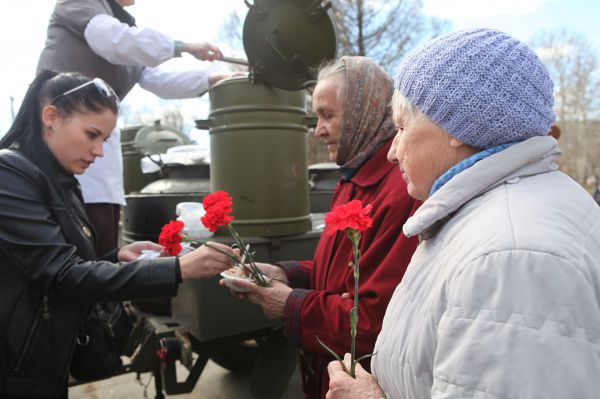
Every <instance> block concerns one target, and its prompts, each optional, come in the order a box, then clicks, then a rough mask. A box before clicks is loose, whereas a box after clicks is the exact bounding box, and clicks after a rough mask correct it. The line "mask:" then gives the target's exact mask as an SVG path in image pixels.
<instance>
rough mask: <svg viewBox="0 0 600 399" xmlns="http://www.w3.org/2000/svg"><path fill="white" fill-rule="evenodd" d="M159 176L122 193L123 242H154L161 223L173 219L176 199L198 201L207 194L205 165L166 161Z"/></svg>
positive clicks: (208, 189)
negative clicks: (123, 202)
mask: <svg viewBox="0 0 600 399" xmlns="http://www.w3.org/2000/svg"><path fill="white" fill-rule="evenodd" d="M160 174H161V177H162V178H161V179H159V180H157V181H155V182H152V183H150V184H148V185H147V186H146V187H144V188H143V189H142V190H141V191H140V192H139V193H132V194H129V195H126V196H125V202H126V203H127V205H126V206H125V207H124V208H123V226H122V232H123V241H125V242H126V243H130V242H133V241H140V240H151V241H157V240H158V234H159V233H160V230H161V228H162V226H163V225H165V224H166V223H168V222H169V220H175V218H176V215H175V206H176V205H177V204H178V203H180V202H202V198H204V196H205V195H206V194H208V193H210V182H209V174H210V166H209V165H208V164H198V165H178V164H167V165H163V166H162V168H161V172H160Z"/></svg>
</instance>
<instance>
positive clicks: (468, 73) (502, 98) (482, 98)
mask: <svg viewBox="0 0 600 399" xmlns="http://www.w3.org/2000/svg"><path fill="white" fill-rule="evenodd" d="M396 89H397V90H398V91H400V92H401V93H402V94H403V95H404V96H405V97H406V98H408V99H409V100H410V102H411V103H412V104H413V105H415V106H416V107H417V108H418V109H419V110H421V112H423V113H424V114H425V115H427V117H429V119H431V120H432V121H433V122H435V123H436V124H438V125H439V126H441V127H442V128H444V130H446V132H448V133H449V134H450V135H452V136H454V137H455V138H457V139H459V140H460V141H462V142H464V143H466V144H469V145H471V146H473V147H475V148H478V149H484V148H490V147H494V146H496V145H499V144H504V143H512V142H517V141H523V140H526V139H528V138H530V137H533V136H543V135H546V134H547V132H548V129H549V128H550V124H552V122H554V119H555V114H554V111H553V110H552V106H553V104H554V97H553V95H552V80H551V79H550V75H549V73H548V70H547V69H546V66H545V65H544V64H543V62H542V61H541V60H540V59H539V58H538V56H537V55H536V54H535V53H534V51H533V50H532V49H531V48H529V47H528V46H527V45H526V44H524V43H521V42H520V41H518V40H517V39H515V38H513V37H511V36H509V35H508V34H506V33H504V32H500V31H497V30H492V29H485V28H480V29H467V30H462V31H458V32H454V33H451V34H448V35H445V36H441V37H439V38H436V39H434V40H432V41H430V42H428V43H426V44H425V45H423V46H421V47H419V48H417V49H415V50H413V51H412V52H411V53H410V54H409V55H408V56H407V57H406V58H405V59H404V60H403V61H402V63H401V65H400V69H399V71H398V76H397V78H396Z"/></svg>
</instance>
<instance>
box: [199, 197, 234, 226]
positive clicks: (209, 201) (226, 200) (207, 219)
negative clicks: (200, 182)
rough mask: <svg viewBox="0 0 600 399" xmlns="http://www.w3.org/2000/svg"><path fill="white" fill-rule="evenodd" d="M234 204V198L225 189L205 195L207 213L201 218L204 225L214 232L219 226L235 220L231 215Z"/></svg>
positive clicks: (203, 201)
mask: <svg viewBox="0 0 600 399" xmlns="http://www.w3.org/2000/svg"><path fill="white" fill-rule="evenodd" d="M232 204H233V199H232V198H231V197H230V196H229V194H227V192H225V191H223V190H219V191H215V192H214V193H212V194H209V195H207V196H206V197H204V199H203V200H202V205H203V206H204V210H205V211H206V214H205V215H204V216H203V217H202V218H201V219H200V220H201V221H202V224H203V225H204V227H206V228H207V229H208V230H209V231H212V232H213V233H214V232H215V231H217V229H218V228H219V227H221V226H226V225H228V224H229V223H230V222H231V221H232V220H233V216H231V215H229V213H231V212H232V211H233V209H232V207H231V205H232Z"/></svg>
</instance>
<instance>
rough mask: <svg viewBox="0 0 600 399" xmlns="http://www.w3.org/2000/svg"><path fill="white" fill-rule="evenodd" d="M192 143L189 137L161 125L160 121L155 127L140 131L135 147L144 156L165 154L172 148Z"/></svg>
mask: <svg viewBox="0 0 600 399" xmlns="http://www.w3.org/2000/svg"><path fill="white" fill-rule="evenodd" d="M190 143H191V140H190V139H189V137H188V136H186V135H185V134H183V133H182V132H180V131H179V130H177V129H175V128H174V127H171V126H165V125H161V123H160V120H158V121H156V122H154V125H153V126H146V127H144V128H141V129H140V130H138V132H137V133H136V135H135V143H134V146H135V148H136V149H137V150H138V151H139V152H140V153H142V154H163V153H166V152H167V150H168V149H169V148H171V147H174V146H177V145H183V144H190Z"/></svg>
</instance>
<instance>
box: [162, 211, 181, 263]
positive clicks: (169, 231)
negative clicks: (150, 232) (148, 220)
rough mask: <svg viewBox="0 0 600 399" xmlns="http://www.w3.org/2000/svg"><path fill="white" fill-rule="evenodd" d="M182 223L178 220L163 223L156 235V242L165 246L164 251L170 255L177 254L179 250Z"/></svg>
mask: <svg viewBox="0 0 600 399" xmlns="http://www.w3.org/2000/svg"><path fill="white" fill-rule="evenodd" d="M183 226H184V223H183V222H182V221H179V220H171V221H170V222H169V223H167V224H165V225H164V226H163V227H162V229H161V231H160V235H159V236H158V243H159V244H160V245H162V246H163V247H165V251H167V253H168V254H169V255H171V256H175V255H177V254H178V253H179V252H181V240H182V236H181V231H182V230H183Z"/></svg>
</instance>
